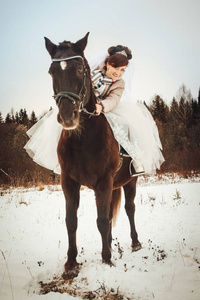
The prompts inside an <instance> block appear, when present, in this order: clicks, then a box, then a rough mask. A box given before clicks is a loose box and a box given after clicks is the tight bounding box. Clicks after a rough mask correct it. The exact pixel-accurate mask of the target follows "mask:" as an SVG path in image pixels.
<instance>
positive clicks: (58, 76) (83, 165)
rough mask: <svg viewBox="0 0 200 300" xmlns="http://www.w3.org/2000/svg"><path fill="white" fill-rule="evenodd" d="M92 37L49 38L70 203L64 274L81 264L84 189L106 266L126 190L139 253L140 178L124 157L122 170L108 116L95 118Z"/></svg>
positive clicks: (64, 185) (134, 244) (63, 170)
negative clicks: (91, 197)
mask: <svg viewBox="0 0 200 300" xmlns="http://www.w3.org/2000/svg"><path fill="white" fill-rule="evenodd" d="M88 35H89V32H88V33H87V34H86V35H85V36H84V37H83V38H82V39H80V40H78V41H77V42H76V43H71V42H69V41H64V42H62V43H59V45H56V44H54V43H52V42H51V41H50V40H49V39H48V38H46V37H45V46H46V49H47V51H48V52H49V54H50V56H51V59H52V63H51V66H50V68H49V73H50V75H51V76H52V80H53V90H54V98H55V100H56V103H57V106H58V114H57V121H58V122H59V123H60V124H61V125H62V127H63V129H62V132H61V136H60V139H59V142H58V146H57V155H58V161H59V164H60V167H61V186H62V190H63V193H64V196H65V201H66V227H67V232H68V252H67V262H66V263H65V271H67V270H73V268H75V267H76V266H78V265H79V264H78V262H77V260H76V257H77V244H76V230H77V210H78V207H79V200H80V187H81V185H83V186H86V187H88V188H90V189H92V190H94V193H95V198H96V206H97V227H98V230H99V232H100V234H101V238H102V253H101V255H102V261H103V262H104V263H106V264H109V265H112V261H111V243H112V223H113V221H114V220H115V219H116V215H117V212H118V209H119V205H120V201H121V188H122V187H123V189H124V195H125V210H126V213H127V216H128V218H129V222H130V235H131V239H132V250H133V251H137V250H139V249H140V248H141V243H140V242H139V241H138V234H137V232H136V228H135V222H134V214H135V204H134V198H135V194H136V182H137V177H131V175H130V172H129V167H130V163H131V158H130V157H124V159H123V164H122V166H121V168H119V166H120V155H119V145H118V143H117V141H116V140H115V138H114V135H113V132H112V129H111V128H110V125H109V124H108V122H107V120H106V118H105V116H104V114H100V115H98V116H97V115H96V114H95V103H97V100H96V97H95V94H94V92H93V88H92V83H91V77H90V68H89V65H88V62H87V60H86V58H85V56H84V50H85V48H86V45H87V41H88ZM132 168H133V167H132ZM132 173H134V168H133V169H132Z"/></svg>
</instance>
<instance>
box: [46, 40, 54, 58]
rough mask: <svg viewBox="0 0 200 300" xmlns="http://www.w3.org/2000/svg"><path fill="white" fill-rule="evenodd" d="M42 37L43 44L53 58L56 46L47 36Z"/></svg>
mask: <svg viewBox="0 0 200 300" xmlns="http://www.w3.org/2000/svg"><path fill="white" fill-rule="evenodd" d="M44 39H45V46H46V48H47V51H48V52H49V54H50V56H51V58H53V57H54V55H55V53H56V50H57V46H56V45H55V44H53V43H52V42H51V41H50V40H49V39H48V38H46V37H44Z"/></svg>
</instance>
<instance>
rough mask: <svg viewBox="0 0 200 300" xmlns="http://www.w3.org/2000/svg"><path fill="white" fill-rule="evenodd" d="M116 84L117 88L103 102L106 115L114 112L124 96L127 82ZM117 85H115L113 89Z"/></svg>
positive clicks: (121, 81)
mask: <svg viewBox="0 0 200 300" xmlns="http://www.w3.org/2000/svg"><path fill="white" fill-rule="evenodd" d="M115 84H116V85H117V86H116V88H113V89H112V90H111V91H110V93H109V94H108V96H107V97H106V98H105V100H102V101H101V105H102V111H103V112H104V113H107V112H109V111H111V110H113V109H114V108H115V107H116V106H117V104H118V103H119V101H120V99H121V96H122V94H123V91H124V88H125V82H124V81H123V80H120V83H119V82H116V83H115ZM115 84H113V87H114V85H115Z"/></svg>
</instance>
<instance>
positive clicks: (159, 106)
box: [150, 95, 169, 123]
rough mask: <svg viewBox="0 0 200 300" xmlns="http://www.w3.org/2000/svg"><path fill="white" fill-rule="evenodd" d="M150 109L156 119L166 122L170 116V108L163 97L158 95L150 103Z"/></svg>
mask: <svg viewBox="0 0 200 300" xmlns="http://www.w3.org/2000/svg"><path fill="white" fill-rule="evenodd" d="M150 111H151V113H152V116H153V118H154V120H157V121H160V122H162V123H166V122H167V120H168V117H169V108H168V106H167V105H166V104H165V102H164V101H163V99H162V98H161V97H160V96H159V95H156V96H155V98H154V99H153V101H152V104H151V105H150Z"/></svg>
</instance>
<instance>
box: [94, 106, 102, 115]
mask: <svg viewBox="0 0 200 300" xmlns="http://www.w3.org/2000/svg"><path fill="white" fill-rule="evenodd" d="M95 106H96V113H97V115H100V113H101V112H102V111H103V107H102V105H101V104H95Z"/></svg>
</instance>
